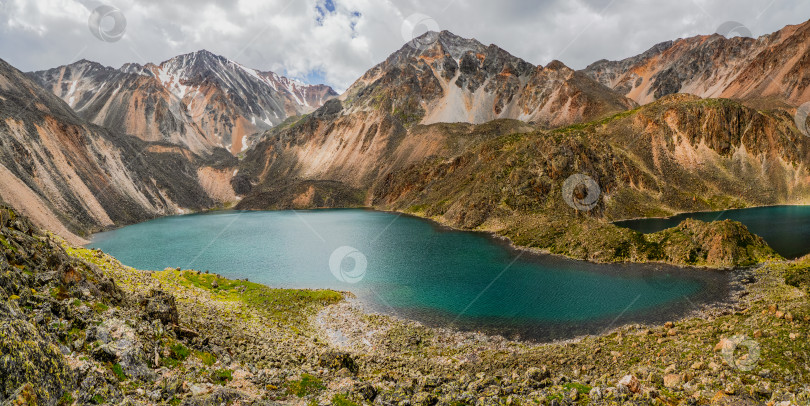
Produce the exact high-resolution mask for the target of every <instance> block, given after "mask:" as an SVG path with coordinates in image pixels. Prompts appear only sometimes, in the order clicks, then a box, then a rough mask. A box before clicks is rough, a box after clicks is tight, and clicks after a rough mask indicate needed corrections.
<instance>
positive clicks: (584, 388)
mask: <svg viewBox="0 0 810 406" xmlns="http://www.w3.org/2000/svg"><path fill="white" fill-rule="evenodd" d="M563 389H565V390H566V391H570V390H571V389H576V390H577V392H579V394H580V395H587V394H589V393H590V392H591V389H592V388H591V387H590V386H588V385H583V384H580V383H576V382H569V383H566V384H565V385H563Z"/></svg>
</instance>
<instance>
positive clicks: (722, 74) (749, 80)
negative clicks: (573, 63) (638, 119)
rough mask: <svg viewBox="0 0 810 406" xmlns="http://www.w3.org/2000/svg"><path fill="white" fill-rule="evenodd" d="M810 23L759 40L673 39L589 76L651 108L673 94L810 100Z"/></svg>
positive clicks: (596, 67)
mask: <svg viewBox="0 0 810 406" xmlns="http://www.w3.org/2000/svg"><path fill="white" fill-rule="evenodd" d="M808 72H810V21H808V22H805V23H803V24H800V25H791V26H787V27H785V28H783V29H782V30H779V31H777V32H775V33H772V34H769V35H765V36H762V37H759V38H757V39H753V38H744V37H734V38H725V37H723V36H721V35H718V34H714V35H708V36H697V37H692V38H686V39H678V40H675V41H668V42H664V43H661V44H658V45H655V46H653V47H652V48H650V49H649V50H648V51H646V52H644V53H643V54H641V55H638V56H634V57H631V58H627V59H624V60H621V61H606V60H602V61H598V62H596V63H594V64H592V65H590V66H588V67H587V68H586V69H585V70H584V71H583V73H585V74H587V75H588V76H590V77H592V78H594V79H596V80H598V81H599V82H600V83H602V84H604V85H606V86H608V87H610V88H612V89H615V90H617V91H618V92H620V93H621V94H624V95H626V96H627V97H629V98H631V99H633V100H635V101H636V102H637V103H639V104H646V103H649V102H651V101H653V100H656V99H658V98H660V97H662V96H666V95H668V94H673V93H690V94H694V95H697V96H701V97H722V98H731V99H741V100H751V101H754V102H758V103H763V104H764V106H767V107H772V106H779V105H783V104H787V105H791V106H798V105H800V104H802V103H804V102H806V101H809V100H810V73H808Z"/></svg>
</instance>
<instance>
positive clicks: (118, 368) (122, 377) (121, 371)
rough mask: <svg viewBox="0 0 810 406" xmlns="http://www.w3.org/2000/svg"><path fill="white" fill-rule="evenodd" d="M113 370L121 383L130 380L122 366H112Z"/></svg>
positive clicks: (117, 364)
mask: <svg viewBox="0 0 810 406" xmlns="http://www.w3.org/2000/svg"><path fill="white" fill-rule="evenodd" d="M111 369H112V371H113V373H114V374H115V376H116V378H118V381H119V382H123V381H126V380H127V379H128V378H127V374H125V373H124V368H122V367H121V364H119V363H115V364H113V365H112V367H111Z"/></svg>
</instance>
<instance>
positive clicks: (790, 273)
mask: <svg viewBox="0 0 810 406" xmlns="http://www.w3.org/2000/svg"><path fill="white" fill-rule="evenodd" d="M785 283H786V284H788V285H790V286H793V287H794V288H799V289H804V290H806V291H807V292H808V293H810V255H808V256H805V257H803V258H802V259H800V260H798V261H796V262H795V263H792V264H790V265H788V266H787V269H785Z"/></svg>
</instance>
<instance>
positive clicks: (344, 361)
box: [318, 351, 358, 374]
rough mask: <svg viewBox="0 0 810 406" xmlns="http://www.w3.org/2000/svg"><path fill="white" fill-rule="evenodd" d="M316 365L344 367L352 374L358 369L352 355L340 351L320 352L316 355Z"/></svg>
mask: <svg viewBox="0 0 810 406" xmlns="http://www.w3.org/2000/svg"><path fill="white" fill-rule="evenodd" d="M318 365H320V366H322V367H324V368H329V369H334V370H340V369H342V368H346V369H348V370H349V371H351V372H352V373H353V374H356V373H357V371H358V368H357V364H355V362H354V360H353V359H352V357H351V356H350V355H349V354H348V353H345V352H340V351H328V352H325V353H323V354H321V355H320V357H318Z"/></svg>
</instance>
